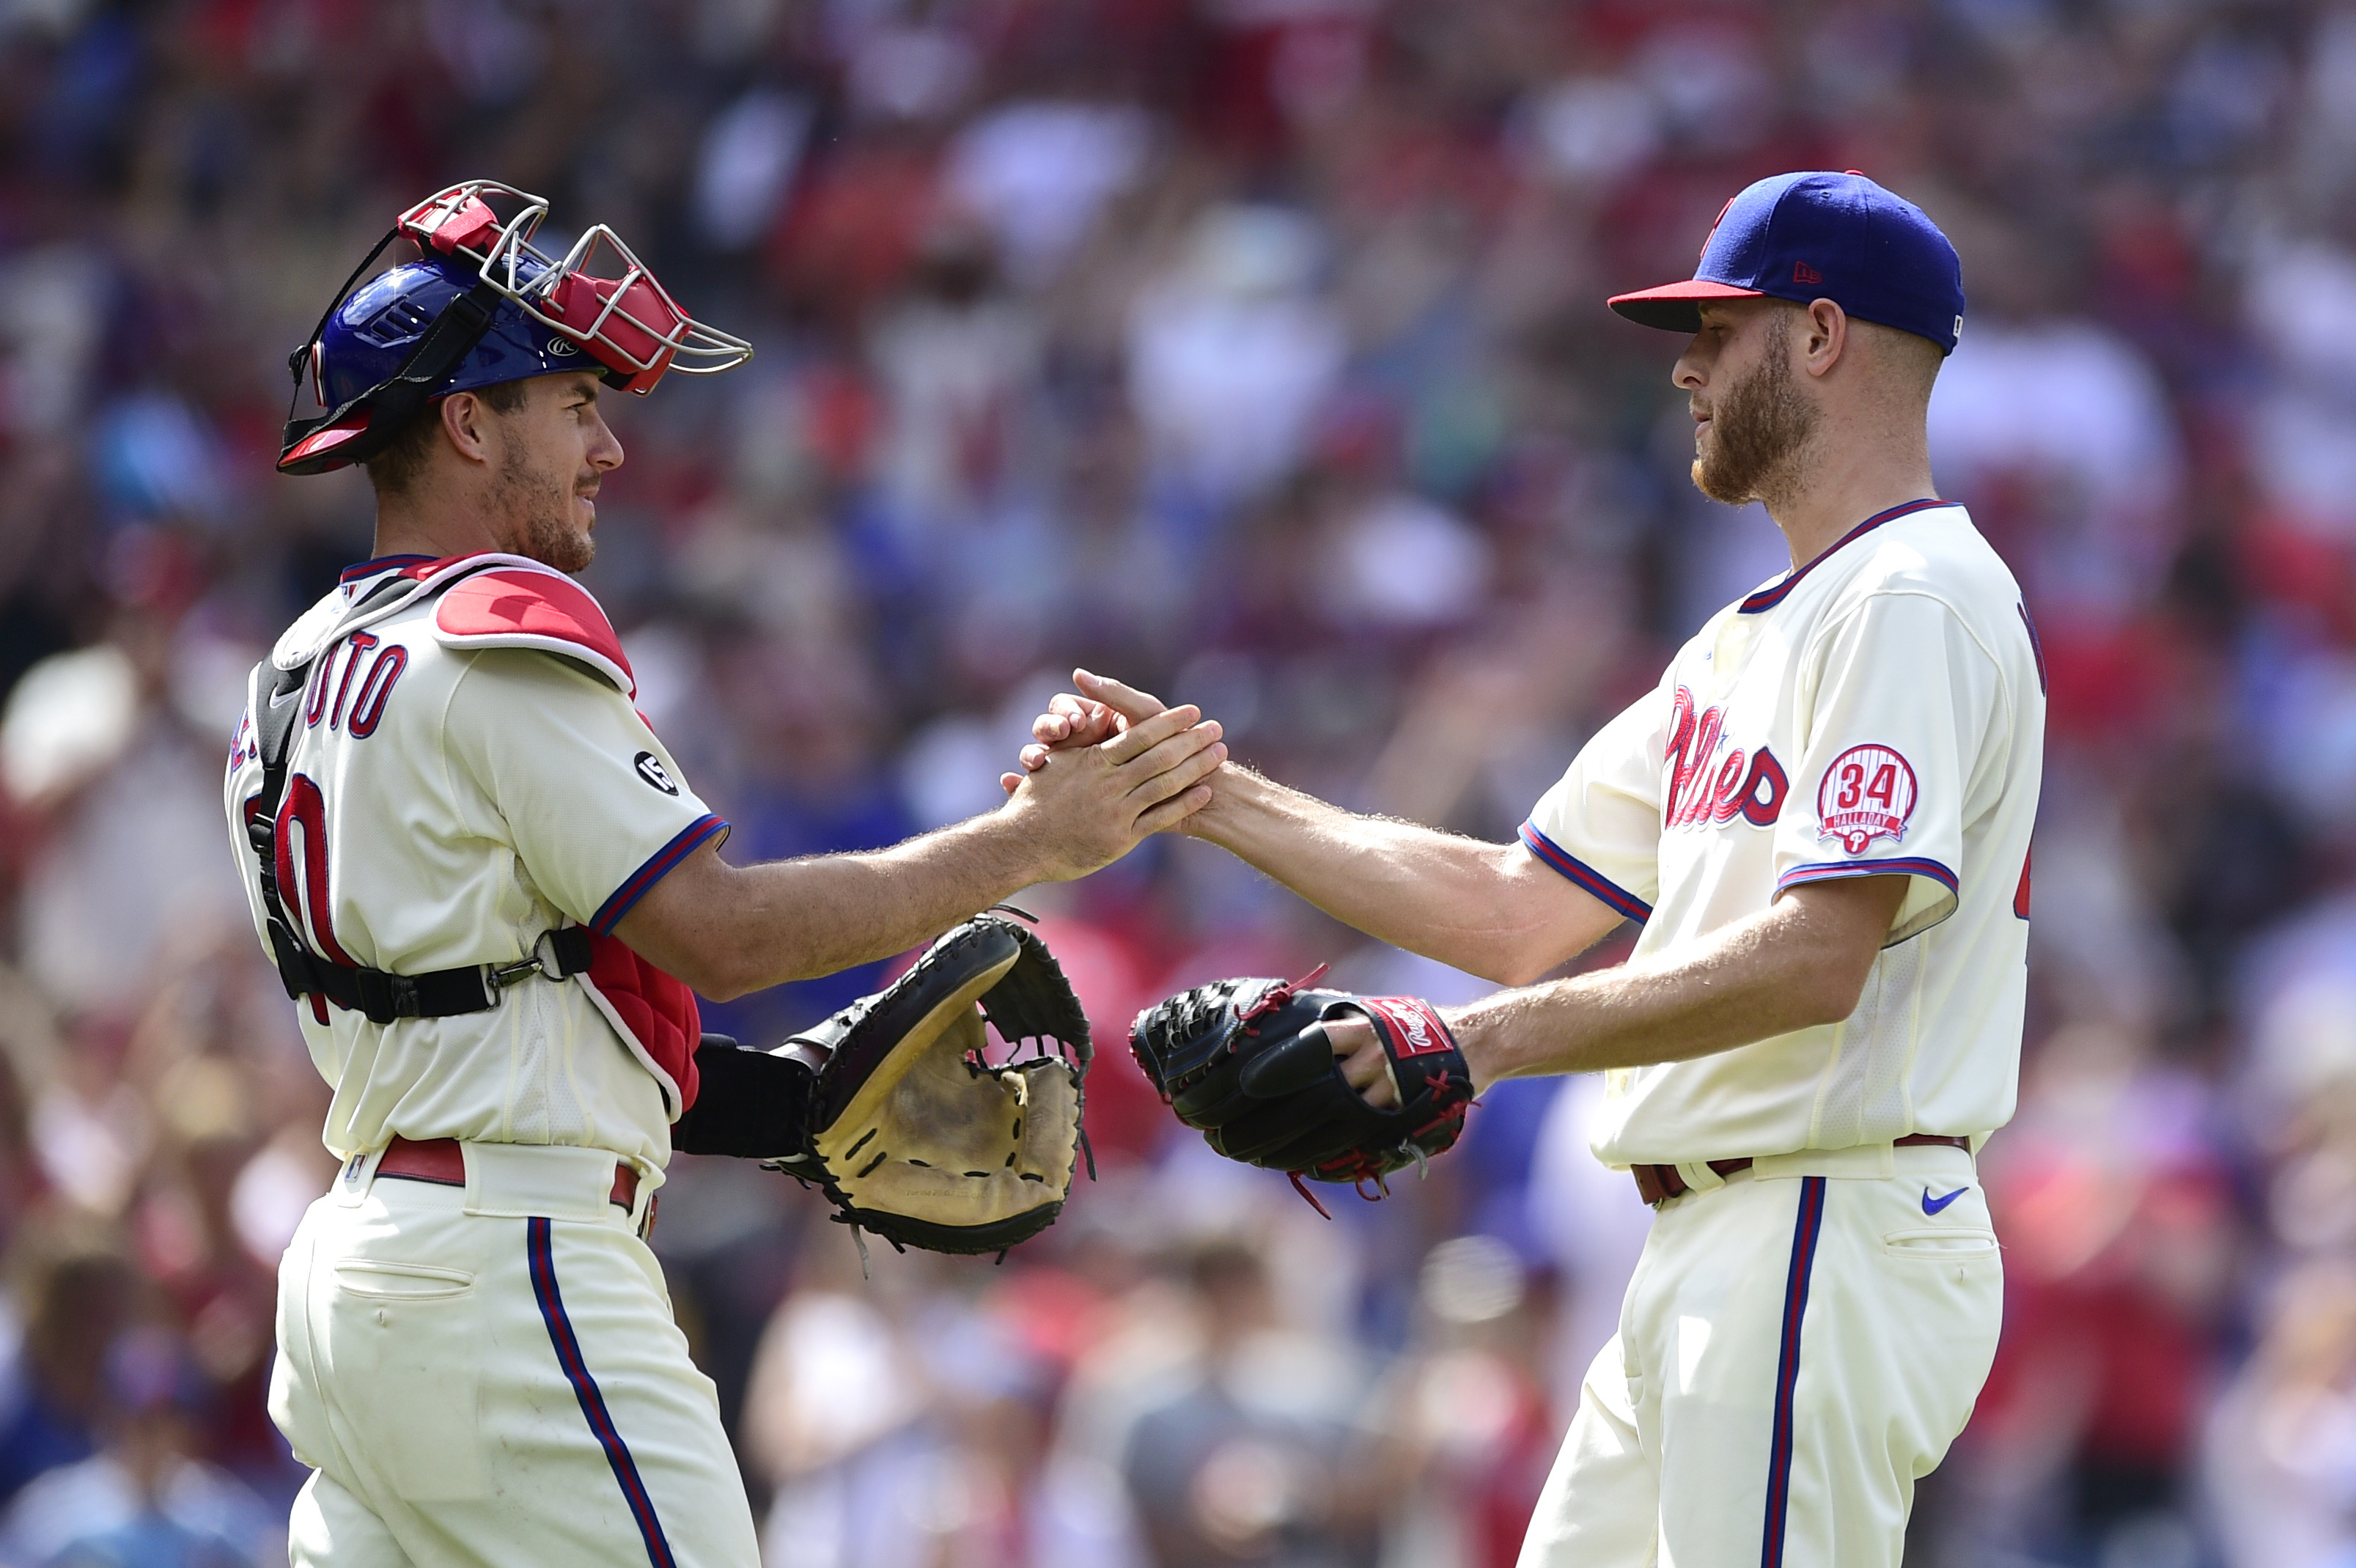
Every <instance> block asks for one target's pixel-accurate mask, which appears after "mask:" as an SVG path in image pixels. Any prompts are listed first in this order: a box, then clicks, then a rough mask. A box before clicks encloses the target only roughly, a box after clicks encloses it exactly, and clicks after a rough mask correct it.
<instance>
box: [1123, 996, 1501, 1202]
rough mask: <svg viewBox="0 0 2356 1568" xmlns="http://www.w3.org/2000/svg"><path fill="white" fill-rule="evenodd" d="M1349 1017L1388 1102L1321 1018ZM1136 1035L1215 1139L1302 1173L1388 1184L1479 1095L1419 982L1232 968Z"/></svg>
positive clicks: (1435, 1150)
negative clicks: (1414, 987)
mask: <svg viewBox="0 0 2356 1568" xmlns="http://www.w3.org/2000/svg"><path fill="white" fill-rule="evenodd" d="M1310 978H1311V979H1312V980H1313V979H1315V978H1316V977H1315V976H1314V975H1312V976H1311V977H1310ZM1345 1017H1357V1018H1363V1019H1365V1022H1366V1023H1367V1024H1368V1025H1369V1026H1372V1028H1373V1030H1374V1032H1375V1034H1376V1036H1377V1038H1379V1040H1380V1041H1381V1043H1382V1049H1383V1054H1384V1058H1385V1065H1386V1066H1387V1069H1388V1073H1387V1077H1388V1079H1389V1085H1388V1087H1390V1088H1391V1090H1392V1091H1393V1103H1392V1104H1391V1105H1389V1106H1388V1107H1377V1106H1375V1105H1372V1104H1369V1103H1368V1102H1367V1101H1366V1100H1365V1098H1363V1097H1362V1096H1361V1095H1360V1093H1359V1091H1358V1090H1357V1089H1356V1088H1354V1087H1353V1086H1352V1085H1351V1083H1350V1081H1349V1080H1348V1079H1347V1078H1345V1077H1344V1072H1343V1067H1342V1064H1341V1062H1340V1061H1339V1060H1338V1059H1336V1058H1335V1056H1334V1051H1333V1042H1332V1040H1331V1039H1330V1038H1329V1037H1328V1036H1327V1033H1326V1025H1327V1022H1328V1021H1329V1020H1333V1021H1339V1020H1341V1019H1343V1018H1345ZM1129 1045H1130V1050H1131V1051H1132V1052H1134V1053H1135V1054H1136V1057H1137V1060H1138V1065H1139V1066H1141V1067H1142V1068H1143V1069H1145V1075H1146V1077H1147V1078H1149V1079H1152V1081H1153V1086H1154V1088H1156V1089H1157V1090H1160V1091H1161V1093H1162V1100H1163V1101H1165V1102H1167V1103H1168V1104H1169V1106H1170V1107H1171V1109H1172V1110H1173V1111H1175V1112H1177V1113H1178V1119H1179V1120H1180V1121H1182V1122H1185V1123H1186V1124H1187V1125H1188V1126H1190V1127H1195V1128H1199V1129H1201V1130H1202V1132H1203V1135H1204V1137H1205V1139H1206V1140H1207V1141H1208V1142H1209V1144H1210V1145H1211V1147H1213V1148H1214V1149H1216V1150H1217V1151H1218V1152H1219V1153H1220V1154H1223V1155H1226V1156H1227V1157H1228V1158H1229V1159H1234V1160H1242V1161H1244V1162H1245V1163H1247V1164H1248V1165H1266V1166H1268V1167H1269V1168H1271V1169H1274V1170H1280V1171H1285V1172H1289V1173H1290V1175H1291V1176H1292V1177H1293V1179H1294V1182H1295V1184H1296V1185H1298V1184H1299V1181H1300V1179H1301V1177H1302V1176H1307V1177H1310V1178H1311V1179H1312V1180H1316V1181H1330V1182H1349V1183H1351V1184H1353V1185H1355V1186H1356V1187H1358V1188H1359V1190H1360V1192H1361V1193H1365V1190H1366V1187H1365V1184H1366V1183H1368V1182H1370V1181H1371V1182H1372V1183H1374V1184H1375V1186H1376V1188H1377V1189H1379V1188H1380V1187H1381V1186H1382V1180H1383V1177H1384V1176H1387V1175H1388V1174H1389V1173H1391V1172H1392V1171H1395V1170H1399V1169H1402V1168H1403V1167H1405V1166H1408V1165H1421V1164H1422V1163H1423V1161H1424V1158H1425V1157H1426V1156H1427V1155H1436V1154H1440V1153H1441V1152H1442V1151H1444V1150H1446V1149H1448V1148H1450V1147H1451V1146H1452V1145H1453V1144H1455V1142H1456V1139H1457V1135H1458V1134H1459V1133H1462V1131H1463V1130H1464V1112H1465V1108H1466V1107H1467V1106H1468V1105H1469V1104H1471V1103H1472V1072H1471V1070H1470V1069H1468V1068H1467V1067H1466V1066H1465V1062H1464V1057H1463V1053H1462V1052H1461V1051H1459V1050H1458V1049H1457V1047H1456V1040H1455V1037H1454V1036H1451V1034H1450V1033H1449V1032H1448V1026H1447V1025H1446V1024H1445V1023H1443V1022H1441V1020H1440V1015H1439V1014H1438V1013H1437V1012H1435V1011H1434V1010H1433V1009H1432V1007H1431V1006H1430V1004H1428V1003H1425V1002H1422V1001H1419V1000H1418V999H1416V998H1415V997H1412V996H1355V995H1352V994H1351V993H1348V992H1344V991H1320V990H1312V989H1310V988H1309V986H1308V983H1307V982H1298V983H1295V982H1286V981H1279V980H1223V981H1220V982H1218V983H1215V984H1212V985H1202V986H1197V987H1195V988H1194V990H1192V991H1188V992H1183V993H1180V994H1179V995H1176V996H1173V997H1172V998H1170V999H1169V1000H1168V1001H1166V1002H1163V1003H1161V1004H1158V1005H1156V1006H1152V1007H1149V1008H1147V1009H1146V1010H1145V1011H1144V1012H1142V1013H1141V1014H1139V1015H1138V1016H1137V1022H1136V1023H1135V1024H1134V1025H1132V1026H1130V1036H1129ZM1306 1190H1307V1189H1305V1188H1304V1189H1303V1191H1304V1193H1305V1192H1306ZM1312 1201H1314V1200H1313V1199H1312Z"/></svg>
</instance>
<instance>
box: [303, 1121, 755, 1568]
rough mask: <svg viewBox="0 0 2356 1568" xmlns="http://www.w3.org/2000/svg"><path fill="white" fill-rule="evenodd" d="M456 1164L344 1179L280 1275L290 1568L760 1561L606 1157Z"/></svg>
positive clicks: (306, 1226)
mask: <svg viewBox="0 0 2356 1568" xmlns="http://www.w3.org/2000/svg"><path fill="white" fill-rule="evenodd" d="M375 1165H376V1156H375V1155H366V1156H362V1157H360V1158H359V1159H356V1160H354V1161H353V1162H351V1163H350V1164H348V1165H346V1166H345V1168H344V1171H343V1173H342V1175H341V1176H338V1177H337V1182H336V1186H335V1188H334V1190H332V1191H331V1192H329V1193H328V1195H327V1197H322V1198H320V1199H319V1200H318V1201H317V1202H316V1203H314V1204H313V1205H312V1206H311V1208H310V1211H309V1212H308V1213H307V1214H306V1215H305V1217H304V1220H303V1224H302V1227H301V1229H300V1230H297V1231H296V1233H295V1240H294V1242H293V1243H292V1244H291V1245H290V1246H289V1247H288V1248H287V1250H286V1256H285V1259H284V1262H282V1263H281V1264H280V1265H279V1276H278V1359H277V1363H276V1365H275V1367H274V1368H273V1373H272V1377H271V1384H270V1413H271V1416H272V1418H273V1420H274V1421H276V1422H277V1423H278V1427H279V1430H280V1431H282V1432H284V1434H286V1437H287V1440H288V1442H290V1443H291V1444H293V1445H294V1448H295V1456H296V1457H297V1458H299V1459H301V1460H302V1461H303V1463H305V1464H306V1465H309V1466H312V1469H313V1473H312V1476H311V1478H310V1480H309V1481H308V1482H307V1483H305V1486H304V1487H303V1490H302V1493H301V1495H300V1496H299V1497H297V1498H296V1499H295V1511H294V1517H293V1519H292V1520H291V1521H290V1523H289V1526H288V1537H289V1540H288V1548H287V1555H288V1559H289V1561H290V1562H291V1563H293V1564H294V1568H410V1565H412V1564H414V1565H417V1568H425V1565H429V1564H432V1565H439V1564H444V1563H448V1564H478V1563H479V1564H486V1565H488V1564H500V1565H503V1568H504V1565H509V1564H514V1563H567V1564H572V1563H582V1564H612V1565H614V1568H649V1565H651V1568H673V1565H674V1564H677V1565H679V1568H757V1565H758V1563H759V1552H758V1550H757V1548H756V1547H755V1543H754V1536H753V1517H752V1511H751V1509H750V1507H749V1505H748V1504H747V1502H746V1500H745V1497H744V1484H743V1482H742V1480H741V1479H740V1478H739V1477H738V1474H737V1470H736V1461H735V1458H734V1455H733V1454H732V1453H731V1451H730V1449H729V1445H728V1440H727V1436H726V1434H724V1433H723V1431H722V1429H721V1425H720V1407H719V1402H718V1398H717V1396H716V1394H715V1392H714V1391H713V1388H712V1380H710V1379H708V1378H706V1377H705V1376H704V1375H703V1374H702V1373H701V1372H700V1371H698V1370H697V1369H696V1368H695V1365H694V1363H693V1362H692V1361H691V1360H690V1359H688V1353H687V1340H686V1337H684V1336H683V1335H681V1334H680V1331H679V1327H678V1326H677V1325H676V1324H675V1323H674V1322H673V1321H672V1319H671V1311H670V1299H669V1293H668V1292H667V1291H666V1290H665V1289H664V1286H663V1280H662V1270H661V1266H660V1265H659V1264H658V1263H657V1262H656V1261H655V1257H654V1254H653V1253H652V1252H650V1251H648V1250H647V1247H646V1244H645V1243H644V1242H642V1241H640V1240H638V1237H637V1221H638V1219H639V1218H640V1214H639V1213H638V1212H626V1211H624V1210H623V1209H620V1208H616V1207H614V1206H613V1205H612V1204H611V1203H610V1202H608V1201H607V1195H608V1189H609V1188H610V1187H612V1185H613V1181H614V1156H613V1155H610V1154H606V1153H605V1152H603V1151H600V1150H594V1149H568V1148H547V1147H528V1146H524V1145H519V1144H467V1145H466V1176H467V1181H466V1186H465V1187H442V1186H436V1185H434V1184H431V1183H426V1182H418V1181H409V1180H402V1179H400V1178H396V1177H391V1176H387V1177H384V1178H382V1179H378V1178H377V1176H376V1170H375ZM654 1186H655V1183H654V1182H653V1181H647V1182H644V1183H642V1184H641V1187H640V1191H639V1195H638V1198H637V1204H638V1207H639V1209H640V1210H643V1208H644V1207H645V1205H646V1204H647V1203H648V1200H649V1198H650V1197H651V1196H652V1189H653V1187H654Z"/></svg>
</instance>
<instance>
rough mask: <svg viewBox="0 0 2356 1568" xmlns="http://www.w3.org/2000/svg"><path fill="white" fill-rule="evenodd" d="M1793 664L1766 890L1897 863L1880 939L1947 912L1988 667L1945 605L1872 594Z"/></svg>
mask: <svg viewBox="0 0 2356 1568" xmlns="http://www.w3.org/2000/svg"><path fill="white" fill-rule="evenodd" d="M1802 670H1803V674H1802V681H1803V682H1804V685H1803V691H1802V703H1801V713H1800V715H1799V718H1800V734H1801V739H1802V751H1801V755H1800V757H1799V758H1798V763H1799V765H1798V766H1797V767H1795V768H1793V769H1792V786H1793V792H1792V797H1791V800H1790V802H1789V804H1788V805H1787V806H1786V807H1785V809H1784V811H1783V816H1782V818H1781V820H1780V821H1779V822H1778V823H1777V824H1776V830H1775V896H1776V897H1779V898H1780V897H1783V894H1784V893H1785V892H1786V891H1787V890H1789V889H1791V888H1794V887H1797V886H1803V885H1804V884H1807V883H1811V882H1823V881H1827V880H1831V879H1835V878H1839V877H1847V876H1871V875H1892V874H1897V873H1904V874H1905V875H1908V876H1909V877H1911V878H1912V882H1911V884H1910V885H1909V886H1908V887H1907V890H1906V896H1905V898H1904V899H1903V900H1902V901H1901V903H1900V905H1899V908H1898V914H1897V918H1895V919H1894V920H1892V921H1891V923H1890V935H1889V937H1888V939H1887V940H1886V941H1885V942H1884V944H1883V945H1884V946H1892V945H1895V944H1896V943H1899V942H1902V941H1904V940H1907V939H1908V938H1909V937H1913V936H1917V935H1920V934H1921V933H1922V932H1923V931H1926V930H1929V929H1931V928H1932V927H1933V926H1935V925H1937V924H1938V923H1939V922H1940V921H1942V920H1944V919H1945V918H1947V917H1948V916H1949V915H1951V914H1953V913H1954V909H1955V903H1956V898H1957V895H1958V892H1959V890H1960V887H1961V886H1962V884H1961V879H1960V872H1961V870H1962V867H1963V845H1964V823H1965V803H1966V800H1967V797H1968V796H1969V794H1970V792H1971V787H1972V783H1973V779H1972V769H1973V768H1975V766H1976V763H1977V761H1978V760H1979V754H1980V751H1981V746H1980V740H1981V737H1982V736H1984V735H1986V734H1987V729H1988V725H1989V722H1990V719H1991V717H1992V715H1993V714H1994V712H1995V709H1996V706H1997V703H1998V702H1999V701H2000V700H2001V693H2000V690H1999V685H1998V681H1999V677H1998V674H1997V668H1996V665H1995V663H1994V661H1993V660H1990V659H1989V657H1988V656H1987V653H1986V652H1985V651H1984V650H1982V649H1981V648H1980V646H1979V644H1978V643H1977V642H1976V641H1975V640H1974V639H1972V637H1971V634H1970V633H1969V632H1968V631H1967V630H1966V629H1965V627H1964V624H1963V621H1962V620H1961V618H1958V617H1957V616H1956V614H1955V612H1954V610H1953V609H1952V608H1950V607H1948V606H1947V605H1945V604H1944V603H1942V602H1941V601H1940V600H1938V599H1936V598H1933V597H1931V596H1928V595H1925V594H1914V593H1880V594H1875V595H1873V596H1869V597H1868V598H1867V599H1866V600H1865V601H1864V602H1863V603H1862V604H1861V605H1859V606H1858V608H1856V609H1855V610H1852V611H1850V612H1849V613H1847V615H1845V616H1843V617H1841V618H1839V619H1838V620H1837V621H1835V622H1833V623H1832V624H1831V625H1829V626H1827V627H1826V628H1825V629H1824V630H1823V632H1822V633H1820V635H1819V637H1818V640H1817V642H1816V645H1815V647H1814V648H1813V649H1811V650H1809V654H1808V656H1807V657H1805V658H1804V660H1803V663H1802Z"/></svg>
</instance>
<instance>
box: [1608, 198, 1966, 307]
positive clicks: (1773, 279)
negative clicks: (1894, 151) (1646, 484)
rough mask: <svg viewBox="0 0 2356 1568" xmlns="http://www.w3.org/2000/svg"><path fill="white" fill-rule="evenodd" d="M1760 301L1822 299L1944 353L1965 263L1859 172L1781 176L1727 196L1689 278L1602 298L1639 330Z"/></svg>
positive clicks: (1933, 228)
mask: <svg viewBox="0 0 2356 1568" xmlns="http://www.w3.org/2000/svg"><path fill="white" fill-rule="evenodd" d="M1762 297H1772V298H1776V299H1788V300H1791V301H1793V302H1794V303H1795V304H1799V305H1805V304H1807V303H1809V302H1810V301H1811V300H1815V299H1830V300H1832V301H1834V302H1835V303H1837V304H1838V305H1839V306H1840V307H1841V308H1842V309H1843V310H1845V311H1847V313H1848V314H1849V315H1851V316H1853V317H1857V319H1858V320H1859V321H1873V322H1878V323H1879V324H1880V325H1882V326H1884V327H1895V328H1898V329H1899V330H1900V331H1901V332H1912V333H1914V334H1915V335H1917V336H1918V337H1922V338H1929V339H1931V341H1933V343H1936V344H1938V345H1939V347H1940V348H1941V349H1947V350H1950V351H1952V350H1953V349H1954V346H1955V339H1956V338H1957V336H1958V335H1959V334H1960V331H1961V328H1962V322H1963V315H1964V280H1963V268H1962V266H1961V264H1960V263H1958V262H1957V261H1956V259H1955V248H1954V246H1953V245H1951V244H1949V243H1948V242H1947V237H1946V236H1945V235H1944V234H1942V233H1941V232H1939V226H1938V225H1937V224H1935V223H1933V222H1932V221H1931V220H1930V218H1929V216H1928V215H1927V214H1925V213H1924V212H1923V210H1922V209H1921V208H1919V207H1917V206H1915V205H1914V204H1913V203H1912V202H1911V201H1908V200H1906V199H1903V198H1901V197H1899V196H1896V195H1893V194H1891V193H1890V191H1888V190H1885V189H1883V188H1881V187H1880V186H1879V185H1876V184H1875V183H1874V182H1873V181H1872V180H1870V179H1868V178H1867V177H1865V176H1863V175H1861V174H1858V172H1857V171H1856V170H1854V169H1851V170H1848V171H1847V172H1845V173H1841V174H1832V173H1826V172H1803V173H1798V174H1781V175H1776V176H1774V177H1772V178H1768V179H1762V180H1760V181H1758V182H1757V183H1756V184H1753V185H1751V186H1748V187H1746V188H1743V190H1742V191H1741V192H1740V193H1739V194H1738V195H1737V196H1736V197H1735V198H1734V199H1733V200H1731V201H1730V202H1728V203H1727V204H1726V208H1725V210H1724V211H1722V212H1720V213H1719V218H1718V221H1717V223H1716V224H1715V225H1713V226H1712V228H1711V230H1710V233H1709V239H1708V242H1706V243H1705V244H1704V245H1703V246H1702V252H1701V263H1700V264H1699V265H1698V266H1697V267H1696V268H1695V269H1694V275H1693V276H1692V277H1691V278H1690V279H1687V281H1686V282H1683V283H1673V284H1664V285H1661V286H1660V287H1658V288H1648V289H1644V290H1641V291H1639V292H1637V293H1634V294H1622V295H1614V296H1613V297H1612V300H1611V306H1612V309H1613V310H1616V311H1618V312H1619V313H1620V314H1621V315H1622V316H1624V317H1627V318H1628V319H1629V320H1631V321H1634V322H1637V323H1640V324H1641V325H1643V326H1646V327H1659V328H1665V329H1667V330H1670V331H1676V332H1695V331H1698V330H1700V328H1701V315H1700V306H1701V302H1702V301H1704V300H1711V299H1758V298H1762Z"/></svg>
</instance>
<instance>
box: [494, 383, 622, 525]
mask: <svg viewBox="0 0 2356 1568" xmlns="http://www.w3.org/2000/svg"><path fill="white" fill-rule="evenodd" d="M597 384H598V383H597V378H596V377H595V376H594V375H593V374H591V373H589V372H588V371H564V372H562V373H561V374H558V375H552V376H534V377H533V378H531V379H530V381H525V382H522V383H521V385H522V387H523V392H524V397H523V403H522V406H521V407H519V408H517V409H515V410H514V411H513V412H511V413H497V414H494V416H493V417H494V419H495V420H496V423H497V429H498V437H497V439H498V454H497V457H496V465H497V468H496V478H495V480H494V483H493V486H492V489H491V495H490V510H491V511H492V513H493V526H494V528H495V529H497V531H498V532H499V534H500V535H501V547H502V548H503V549H506V550H508V551H510V552H512V553H515V554H518V555H523V556H527V557H529V558H530V559H531V560H534V561H538V562H540V563H541V564H544V565H548V566H553V567H555V568H556V569H557V570H558V571H560V572H578V571H580V570H582V569H583V568H584V567H585V566H587V565H588V564H589V563H590V562H591V561H592V560H594V558H595V557H596V554H597V543H596V541H595V540H594V538H592V537H591V535H592V534H593V532H594V531H595V529H596V527H597V500H596V497H597V489H598V486H599V485H600V483H601V482H602V481H603V480H604V478H605V474H606V473H607V471H608V470H610V469H614V468H618V467H621V466H622V444H621V443H620V442H619V441H617V440H616V439H615V438H614V433H613V431H611V430H610V429H608V428H607V427H606V424H605V416H604V415H603V414H602V413H599V412H598V408H597Z"/></svg>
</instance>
